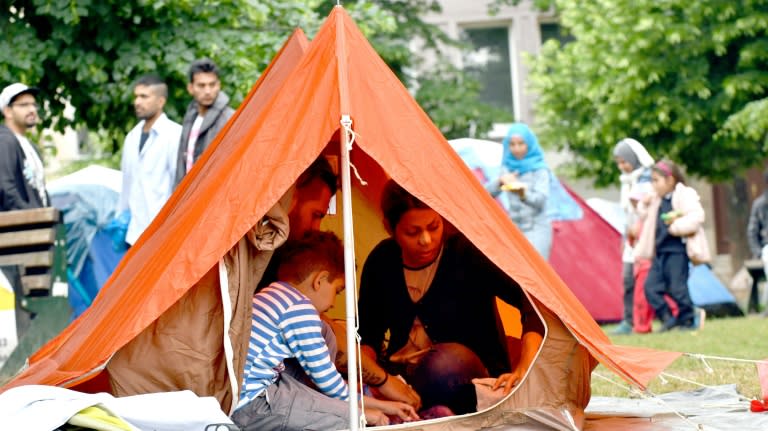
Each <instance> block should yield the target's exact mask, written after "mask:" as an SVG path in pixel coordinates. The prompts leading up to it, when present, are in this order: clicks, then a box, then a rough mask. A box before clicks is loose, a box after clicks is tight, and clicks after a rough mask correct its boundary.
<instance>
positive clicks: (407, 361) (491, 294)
mask: <svg viewBox="0 0 768 431" xmlns="http://www.w3.org/2000/svg"><path fill="white" fill-rule="evenodd" d="M381 209H382V213H383V215H384V222H385V225H386V228H387V230H388V232H389V233H390V235H391V236H392V237H391V238H389V239H385V240H384V241H382V242H380V243H379V244H378V245H377V246H376V247H375V248H374V249H373V251H372V252H371V253H370V255H369V256H368V258H367V259H366V262H365V265H364V267H363V273H362V278H361V284H360V299H359V304H358V306H359V314H360V329H359V333H360V336H361V344H362V352H363V355H366V356H368V357H371V358H374V359H376V362H377V363H378V364H379V366H378V367H376V368H378V369H369V370H366V372H367V373H376V375H377V376H380V377H381V378H380V381H381V382H382V383H381V384H383V383H384V382H386V381H387V379H389V378H395V377H393V376H395V375H400V376H402V377H404V378H405V379H406V381H407V382H408V383H409V384H411V385H412V386H413V387H414V389H416V391H417V392H419V394H420V395H421V399H422V406H423V407H424V408H429V407H431V406H435V405H443V406H447V407H448V408H450V409H451V410H452V411H453V412H454V413H457V414H463V413H468V412H472V411H475V410H476V408H477V405H478V393H476V388H475V385H473V383H472V379H481V378H487V377H489V376H499V377H498V378H497V379H495V380H494V379H492V380H491V382H492V383H491V385H490V386H491V389H493V390H496V389H498V388H503V391H502V392H503V394H508V393H509V392H510V391H511V390H512V388H513V387H514V386H515V385H516V384H518V383H519V382H520V380H521V378H522V377H523V375H524V374H525V372H526V370H527V369H528V367H529V366H530V364H531V362H532V361H533V358H534V356H535V355H536V352H537V350H538V348H539V345H540V344H541V340H542V334H543V325H542V323H541V321H540V319H539V318H538V316H537V315H536V313H535V311H534V310H533V309H532V307H531V305H530V303H529V301H528V300H527V299H526V298H525V295H524V294H523V291H522V289H521V288H520V286H519V285H518V284H517V283H516V282H515V281H514V280H512V279H511V278H510V277H509V276H507V275H506V274H505V273H503V272H502V271H501V270H499V269H498V268H497V267H496V266H495V265H494V264H493V263H491V262H490V261H489V260H488V259H487V258H486V257H485V256H484V255H483V254H482V253H481V252H480V251H479V250H478V249H477V248H475V247H474V246H473V245H472V244H471V243H470V242H469V241H468V240H467V239H466V238H464V237H463V236H462V235H460V234H458V233H455V234H452V235H448V234H447V229H446V225H445V221H444V220H443V218H442V216H440V214H438V213H437V212H436V211H434V210H433V209H431V208H430V207H428V206H427V205H425V204H424V203H423V202H421V201H420V200H419V199H417V198H416V197H414V196H412V195H411V194H410V193H408V192H407V191H405V190H404V189H403V188H401V187H400V186H399V185H397V184H396V183H395V182H394V181H391V180H390V181H389V182H388V183H387V184H386V186H385V187H384V191H383V194H382V200H381ZM496 297H499V298H501V299H502V300H504V301H505V302H507V303H509V304H510V305H512V306H515V307H517V308H518V309H520V310H521V314H522V321H523V336H522V348H521V353H520V357H519V358H512V359H515V360H512V361H511V362H512V363H516V364H517V365H516V366H515V368H514V369H511V368H510V365H509V364H510V358H508V357H507V354H506V346H505V345H503V344H502V342H501V340H502V339H503V338H502V337H501V336H500V332H499V330H498V328H497V323H496V313H495V308H494V307H495V298H496ZM387 333H389V337H388V339H386V340H385V338H386V334H387ZM486 381H487V380H486ZM478 387H480V386H478ZM478 390H480V389H478ZM481 401H482V400H481Z"/></svg>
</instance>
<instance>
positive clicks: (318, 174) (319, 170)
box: [296, 155, 339, 195]
mask: <svg viewBox="0 0 768 431" xmlns="http://www.w3.org/2000/svg"><path fill="white" fill-rule="evenodd" d="M314 180H320V181H322V182H323V183H325V185H327V186H328V188H329V189H330V190H331V195H334V194H336V190H337V189H338V181H339V179H338V178H337V177H336V174H335V173H333V168H332V167H331V163H330V162H329V161H328V159H326V158H325V157H324V156H322V155H321V156H320V157H318V158H317V160H315V161H314V162H312V164H311V165H309V167H308V168H307V170H306V171H304V172H302V174H301V175H299V178H298V179H297V180H296V188H297V189H301V188H304V187H306V186H307V185H308V184H309V183H310V182H312V181H314Z"/></svg>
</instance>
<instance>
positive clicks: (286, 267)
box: [273, 231, 344, 283]
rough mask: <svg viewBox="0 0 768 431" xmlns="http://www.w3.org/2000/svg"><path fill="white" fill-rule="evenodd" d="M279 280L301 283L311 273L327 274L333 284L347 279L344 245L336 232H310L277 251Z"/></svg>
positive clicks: (290, 241) (275, 256)
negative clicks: (337, 279) (345, 275)
mask: <svg viewBox="0 0 768 431" xmlns="http://www.w3.org/2000/svg"><path fill="white" fill-rule="evenodd" d="M273 258H274V259H275V260H276V261H277V279H278V280H281V281H287V282H289V283H301V282H303V281H304V280H306V279H307V277H309V276H310V275H312V273H314V272H317V271H328V272H329V273H330V276H329V278H330V280H331V281H332V280H335V279H336V278H338V277H341V276H343V275H344V245H343V244H342V242H341V240H340V239H339V237H338V236H336V234H335V233H333V232H320V231H309V232H307V233H305V234H304V236H303V237H301V238H299V239H295V240H289V241H287V242H286V243H285V244H284V245H283V246H282V247H280V248H278V249H277V250H276V251H275V255H274V257H273Z"/></svg>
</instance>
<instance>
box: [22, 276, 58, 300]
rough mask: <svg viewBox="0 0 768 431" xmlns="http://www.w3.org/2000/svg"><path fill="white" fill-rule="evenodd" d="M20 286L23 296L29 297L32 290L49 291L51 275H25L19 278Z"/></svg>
mask: <svg viewBox="0 0 768 431" xmlns="http://www.w3.org/2000/svg"><path fill="white" fill-rule="evenodd" d="M21 285H22V286H23V287H24V294H25V295H29V292H31V291H32V290H50V289H51V275H50V274H40V275H25V276H24V277H21Z"/></svg>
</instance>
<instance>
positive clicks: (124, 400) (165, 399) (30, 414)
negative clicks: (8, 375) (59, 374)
mask: <svg viewBox="0 0 768 431" xmlns="http://www.w3.org/2000/svg"><path fill="white" fill-rule="evenodd" d="M94 405H101V406H103V407H104V408H106V409H107V410H109V411H110V412H112V413H113V414H115V415H117V416H119V417H120V418H122V419H123V420H125V421H126V422H128V423H129V424H131V425H133V426H134V427H136V430H155V431H187V430H203V429H204V428H205V426H206V425H208V424H215V423H232V421H231V420H230V419H229V418H228V417H227V415H226V414H224V412H222V411H221V407H220V406H219V403H218V402H217V401H216V399H215V398H213V397H202V398H201V397H198V396H197V395H195V394H194V393H193V392H191V391H180V392H163V393H156V394H145V395H135V396H130V397H120V398H115V397H113V396H112V395H109V394H106V393H99V394H85V393H82V392H76V391H71V390H69V389H64V388H58V387H54V386H38V385H29V386H20V387H16V388H13V389H9V390H7V391H5V392H3V393H2V394H0V430H35V431H53V430H55V429H56V428H58V427H59V426H61V425H63V424H65V423H66V422H67V421H68V420H69V418H71V417H72V416H74V415H75V414H76V413H77V412H79V411H80V410H82V409H84V408H86V407H90V406H94Z"/></svg>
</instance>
